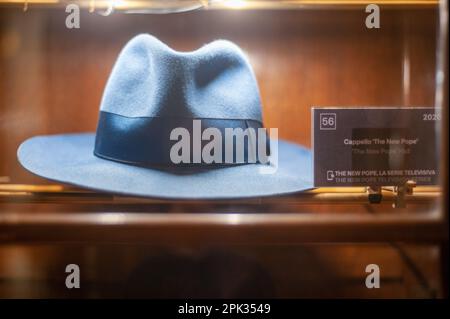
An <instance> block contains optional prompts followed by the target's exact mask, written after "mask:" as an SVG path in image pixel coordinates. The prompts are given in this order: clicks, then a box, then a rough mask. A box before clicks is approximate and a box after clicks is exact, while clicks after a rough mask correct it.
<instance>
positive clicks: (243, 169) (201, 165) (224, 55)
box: [18, 34, 313, 199]
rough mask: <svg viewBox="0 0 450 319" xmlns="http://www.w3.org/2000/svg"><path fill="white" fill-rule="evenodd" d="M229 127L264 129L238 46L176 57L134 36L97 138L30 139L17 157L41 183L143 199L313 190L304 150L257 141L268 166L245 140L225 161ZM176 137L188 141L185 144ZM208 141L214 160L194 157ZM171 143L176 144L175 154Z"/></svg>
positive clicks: (109, 89)
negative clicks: (46, 181) (267, 154)
mask: <svg viewBox="0 0 450 319" xmlns="http://www.w3.org/2000/svg"><path fill="white" fill-rule="evenodd" d="M198 123H200V124H198ZM199 125H200V131H199V132H200V138H199V140H198V141H196V140H195V139H196V136H197V137H198V132H196V129H199ZM207 128H212V129H214V130H215V131H209V133H210V134H209V135H208V136H209V138H210V140H209V139H205V140H203V137H204V135H202V132H203V134H204V133H205V132H206V130H203V129H207ZM177 129H178V131H176V130H177ZM229 129H232V130H234V129H241V130H242V131H245V130H248V129H253V130H254V132H256V131H258V132H259V130H260V129H263V121H262V114H261V101H260V97H259V90H258V85H257V82H256V79H255V76H254V74H253V71H252V68H251V66H250V64H249V62H248V60H247V58H246V57H245V55H244V54H243V52H242V51H241V50H240V49H239V47H237V46H236V45H235V44H233V43H231V42H229V41H223V40H219V41H214V42H212V43H210V44H207V45H205V46H203V47H201V48H200V49H198V50H196V51H192V52H177V51H175V50H173V49H171V48H169V47H168V46H166V45H165V44H163V43H162V42H160V41H159V40H158V39H156V38H155V37H153V36H150V35H148V34H141V35H138V36H136V37H134V38H133V39H132V40H130V41H129V42H128V44H127V45H126V46H125V47H124V48H123V50H122V52H121V53H120V55H119V57H118V59H117V61H116V64H115V66H114V68H113V70H112V72H111V75H110V77H109V79H108V82H107V85H106V87H105V90H104V94H103V98H102V101H101V106H100V114H99V122H98V126H97V131H96V133H80V134H60V135H48V136H36V137H32V138H30V139H28V140H26V141H25V142H23V143H22V144H21V145H20V147H19V149H18V159H19V162H20V163H21V164H22V165H23V167H25V168H26V169H27V170H29V171H30V172H32V173H34V174H36V175H39V176H42V177H45V178H47V179H51V180H54V181H58V182H62V183H67V184H71V185H75V186H79V187H84V188H88V189H92V190H97V191H103V192H110V193H116V194H122V195H132V196H142V197H153V198H167V199H226V198H246V197H259V196H272V195H281V194H287V193H295V192H299V191H303V190H306V189H310V188H312V186H313V184H312V156H311V152H310V150H308V149H306V148H304V147H302V146H300V145H296V144H294V143H289V142H286V141H282V140H277V142H274V139H272V140H271V141H270V142H268V140H269V139H268V138H267V137H268V136H267V135H266V134H261V135H256V136H257V140H258V141H260V140H263V142H264V141H266V144H258V145H259V146H258V147H260V145H266V148H267V149H270V157H268V159H269V160H268V161H267V160H262V159H261V158H260V156H259V154H260V153H259V152H258V153H257V154H258V156H256V157H255V154H256V153H255V151H251V150H250V148H249V145H251V144H252V143H250V142H249V140H251V138H250V137H251V136H253V135H251V134H250V135H247V136H245V137H244V141H246V142H245V143H244V144H243V145H244V146H245V147H244V151H243V153H242V154H243V155H242V156H243V157H239V156H238V155H236V154H232V156H231V158H226V156H227V155H226V154H225V153H226V150H229V148H227V147H228V146H227V145H225V144H226V143H228V144H229V142H230V141H231V143H232V147H231V149H232V150H234V148H235V147H236V148H237V145H238V143H237V142H236V140H237V138H236V137H233V136H232V138H231V140H227V139H226V138H225V137H226V136H227V133H226V132H227V130H229ZM174 130H175V131H174ZM174 132H178V133H177V134H175V135H174V134H173V133H174ZM182 133H187V134H188V137H187V139H186V140H184V138H183V134H182ZM213 133H214V134H216V133H219V137H217V136H216V135H214V134H213ZM220 133H223V135H222V134H220ZM196 134H197V135H196ZM224 136H225V137H224ZM263 136H264V138H265V139H263V138H262V137H263ZM174 137H176V138H174ZM214 137H217V140H216V142H217V141H220V142H223V143H224V147H223V149H222V148H221V151H220V152H218V150H217V149H214V148H213V149H214V152H213V153H216V151H217V153H218V154H214V155H218V156H216V157H214V158H213V159H212V160H211V159H209V160H206V159H204V158H203V157H201V156H200V160H198V157H199V155H201V154H204V151H205V149H204V148H205V147H207V144H208V143H209V142H210V141H211V140H212V139H214ZM177 138H179V139H177ZM186 141H187V142H188V143H187V144H186V143H184V144H180V143H181V142H186ZM252 141H253V143H254V144H255V141H256V140H252ZM219 144H220V143H219ZM219 144H214V145H216V146H217V145H219ZM176 145H178V146H180V145H182V146H183V147H178V148H177V149H176V151H175V152H174V151H173V150H174V147H175V146H176ZM186 145H187V147H188V148H189V149H187V152H184V151H185V149H184V147H185V146H186ZM196 146H197V148H196ZM255 149H257V148H255ZM202 150H203V151H202ZM209 150H210V151H211V148H210V149H209ZM183 153H184V155H183ZM180 154H181V155H180ZM186 154H187V156H186ZM207 154H210V153H208V152H207ZM263 154H264V153H263ZM274 154H275V155H274ZM173 155H175V158H176V160H174V156H173ZM210 155H211V154H210ZM251 155H252V156H251ZM180 156H181V158H182V160H179V158H180ZM238 157H239V158H238ZM274 158H275V160H274ZM186 159H187V160H186ZM268 168H269V169H268Z"/></svg>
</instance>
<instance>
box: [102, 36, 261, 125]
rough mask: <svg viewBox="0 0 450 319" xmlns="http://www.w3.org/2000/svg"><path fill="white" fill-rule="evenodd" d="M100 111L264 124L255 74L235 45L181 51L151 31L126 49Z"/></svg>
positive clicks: (223, 43) (217, 44) (221, 43)
mask: <svg viewBox="0 0 450 319" xmlns="http://www.w3.org/2000/svg"><path fill="white" fill-rule="evenodd" d="M100 110H101V111H105V112H110V113H114V114H118V115H122V116H126V117H186V118H212V119H215V118H217V119H250V120H255V121H259V122H262V116H261V102H260V97H259V90H258V85H257V82H256V79H255V76H254V74H253V71H252V68H251V66H250V64H249V63H248V61H247V59H246V57H245V55H244V54H243V52H242V51H241V50H240V49H239V48H238V47H237V46H236V45H235V44H233V43H231V42H229V41H224V40H217V41H214V42H211V43H210V44H207V45H205V46H203V47H201V48H200V49H198V50H195V51H192V52H178V51H175V50H173V49H171V48H169V47H168V46H166V45H165V44H163V43H162V42H160V41H159V40H158V39H156V38H155V37H153V36H150V35H148V34H141V35H138V36H136V37H134V38H133V39H131V40H130V41H129V42H128V43H127V45H126V46H125V47H124V48H123V50H122V52H121V53H120V55H119V57H118V59H117V61H116V64H115V66H114V68H113V70H112V72H111V75H110V77H109V79H108V82H107V85H106V88H105V91H104V94H103V98H102V102H101V106H100Z"/></svg>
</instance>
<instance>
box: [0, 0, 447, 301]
mask: <svg viewBox="0 0 450 319" xmlns="http://www.w3.org/2000/svg"><path fill="white" fill-rule="evenodd" d="M447 32H448V14H447V1H437V0H436V1H435V0H421V1H415V0H410V1H396V0H392V1H391V0H384V1H362V0H342V1H339V0H336V1H322V0H317V1H304V0H298V1H271V0H265V1H257V0H255V1H253V0H246V1H244V0H242V1H235V0H229V1H227V0H223V1H220V0H217V1H213V0H211V1H200V0H199V1H194V0H192V1H191V0H189V1H181V0H178V1H152V0H147V1H144V0H136V1H128V0H110V1H109V0H105V1H95V0H80V1H75V0H74V1H68V0H67V1H60V0H29V1H22V0H20V1H19V0H17V1H16V0H0V74H1V76H0V244H1V246H0V297H69V298H70V297H94V298H98V297H124V296H139V297H142V296H143V297H181V298H187V297H250V298H258V297H278V298H298V297H310V298H311V297H312V298H315V297H317V298H330V297H331V298H334V297H338V298H342V297H358V298H359V297H363V298H378V297H382V298H405V297H414V298H417V297H424V298H442V297H445V296H447V297H448V213H447V211H448V202H447V201H448V164H447V163H448V145H447V143H448V136H447V132H448V91H447V85H448V72H447V70H448V69H447V47H448V33H447ZM139 34H141V36H139V37H138V38H135V36H137V35H139ZM142 34H149V35H150V36H142ZM131 39H133V40H131ZM136 39H137V40H136ZM222 39H223V40H227V41H224V42H221V41H219V42H213V41H214V40H222ZM130 40H131V42H129V41H130ZM133 41H134V42H133ZM139 41H141V42H139ZM228 41H230V42H228ZM127 43H128V44H127ZM217 52H218V53H217ZM130 74H131V75H130ZM249 75H250V76H249ZM130 77H131V78H130ZM180 92H181V93H180ZM205 101H206V102H205ZM230 101H231V102H230ZM255 105H256V106H255ZM253 107H256V111H255V110H253V109H252V108H253ZM139 108H140V109H139ZM147 108H151V111H148V112H150V113H148V114H147V113H146V112H147ZM246 108H248V109H246ZM258 108H260V109H258ZM142 109H144V110H146V111H142V112H144V113H142V112H141V110H142ZM163 109H165V110H166V111H165V110H163ZM99 110H100V111H99ZM136 110H137V111H136ZM161 110H162V111H161ZM323 110H326V111H325V112H324V113H323V114H335V113H336V114H338V115H337V116H340V115H339V114H340V113H339V112H348V113H346V114H348V118H346V120H344V118H341V117H339V118H337V120H336V118H334V117H332V118H331V119H332V121H333V122H330V117H328V118H323V117H320V119H319V118H318V119H317V120H318V121H321V122H320V123H321V125H320V127H319V125H318V124H317V123H319V122H315V120H316V119H315V115H314V112H318V111H323ZM332 110H334V111H332ZM367 110H373V111H374V113H373V114H376V115H374V116H375V118H376V119H377V120H373V118H371V117H369V115H367V114H369V113H364V112H366V111H367ZM127 112H129V113H127ZM183 112H185V113H183ZM215 112H216V113H215ZM227 112H228V113H227ZM399 112H400V113H399ZM401 112H405V113H401ZM414 112H416V113H417V112H422V113H420V116H419V118H414V117H413V116H412V115H411V114H416V113H414ZM141 113H142V114H141ZM143 114H144V115H143ZM149 114H150V116H149ZM167 114H169V116H168V118H170V121H173V118H176V119H178V120H179V121H181V122H183V121H184V120H185V119H186V117H188V118H189V120H191V119H193V120H195V119H200V118H201V119H202V120H203V121H205V120H211V119H212V120H213V121H212V122H213V123H216V122H217V123H219V122H220V123H223V122H224V121H233V123H232V124H230V125H231V126H232V127H236V126H237V127H239V125H240V124H239V123H237V122H236V121H238V120H242V121H244V122H245V123H244V122H242V123H244V124H243V125H245V127H246V128H248V127H249V126H251V125H253V124H249V122H252V121H253V120H254V119H255V118H258V117H259V116H260V115H261V116H262V119H263V121H257V120H256V121H255V122H258V123H263V125H264V127H266V128H270V132H269V133H270V134H269V133H267V136H269V135H270V143H269V144H270V156H272V158H273V156H274V154H275V155H276V156H278V157H279V161H277V162H276V163H277V166H276V168H277V172H276V173H274V174H272V175H271V173H267V174H265V172H262V171H255V172H254V173H248V172H247V171H245V169H246V167H247V166H249V165H250V166H252V165H253V166H254V165H255V164H248V163H244V165H234V164H236V163H235V162H233V163H232V166H234V167H233V170H234V171H235V173H233V174H228V173H227V172H228V171H229V167H225V168H214V172H213V173H211V172H209V171H208V172H207V173H205V172H204V171H203V170H204V169H206V170H208V169H209V167H206V168H205V167H203V166H202V167H200V168H199V167H193V168H192V167H188V168H187V171H185V169H186V168H183V171H180V170H177V171H176V173H173V172H172V168H171V169H170V172H171V173H170V174H172V175H176V177H173V176H172V175H170V176H168V175H164V174H169V173H166V168H165V167H163V168H161V167H160V166H159V164H160V163H159V162H158V165H157V167H153V166H151V165H150V166H151V167H149V166H147V165H146V163H147V162H146V161H147V160H148V158H150V160H153V156H154V154H156V153H158V152H159V151H156V149H158V150H159V148H158V147H159V146H158V147H155V146H154V144H152V143H157V144H158V145H159V142H160V141H161V139H162V137H160V136H159V135H158V134H160V133H161V131H160V130H159V129H158V130H156V129H155V130H153V128H154V127H159V126H158V125H160V126H161V127H166V126H167V125H169V124H167V122H165V121H164V118H165V117H166V116H167ZM186 114H188V115H189V116H188V115H186ZM211 114H212V115H211ZM236 114H237V115H236ZM242 114H250V115H249V116H243V117H242V118H241V115H242ZM255 114H256V115H255ZM321 114H322V113H321ZM370 114H372V113H370ZM417 114H419V113H417ZM410 115H411V116H410ZM190 116H192V118H190ZM335 116H336V115H335ZM112 117H114V118H112ZM144 118H145V119H149V118H151V119H152V121H153V122H152V124H148V123H149V122H145V123H144V124H142V123H141V122H139V123H137V122H136V121H141V120H143V119H144ZM178 120H177V121H178ZM334 120H336V121H339V122H337V127H334V126H333V125H334V124H336V123H335V122H334ZM145 121H147V120H145ZM214 121H215V122H214ZM322 121H323V122H322ZM119 122H120V123H119ZM181 122H177V124H176V125H181V124H179V123H181ZM117 123H119V124H117ZM155 123H156V124H155ZM158 123H159V124H158ZM161 123H162V124H161ZM227 123H231V122H227ZM364 123H370V124H367V125H368V126H367V127H366V126H364V125H365V124H364ZM322 124H323V125H325V126H326V125H332V127H333V129H334V130H336V132H337V133H334V131H333V130H322ZM111 125H112V126H111ZM170 125H172V122H170ZM170 125H169V126H170ZM174 125H175V124H174ZM188 125H190V124H188ZM193 125H195V123H194V124H193ZM211 125H212V124H211ZM214 125H215V124H214ZM217 125H219V124H217ZM220 125H222V124H220ZM220 125H219V126H220ZM224 125H226V124H224ZM255 125H256V124H255ZM258 125H259V124H258ZM131 127H133V128H136V127H138V128H142V127H144V129H143V130H144V131H145V132H150V133H142V131H139V132H141V133H135V131H133V132H134V133H132V134H134V135H132V136H131V135H128V133H129V131H128V129H127V128H131ZM368 127H369V128H370V129H371V131H370V132H371V133H370V134H375V135H374V136H372V138H378V137H379V135H378V134H381V133H379V131H373V129H378V130H383V133H382V136H383V139H386V140H387V139H396V138H398V139H400V140H402V139H405V140H414V139H417V141H416V142H417V143H421V145H422V146H423V148H420V147H419V148H417V149H415V148H414V146H413V147H412V148H409V145H408V146H405V147H403V148H401V151H404V152H406V153H405V154H406V155H404V156H403V157H401V158H400V160H399V159H398V157H395V156H393V155H392V154H387V155H385V156H384V157H381V155H380V157H375V158H374V157H371V160H369V161H367V159H366V157H365V156H368V155H367V154H366V153H365V155H361V156H362V157H357V156H355V152H359V151H360V150H361V145H359V144H358V145H357V146H354V145H353V146H352V145H350V147H347V146H345V145H342V148H334V147H335V146H336V145H337V144H338V143H340V141H341V140H340V139H339V140H338V139H336V140H335V136H337V135H336V134H338V133H339V132H341V131H339V130H343V129H344V128H347V129H348V130H350V129H352V131H351V132H352V134H353V135H349V137H348V140H351V141H363V140H364V139H365V138H366V137H367V136H366V135H365V134H368V133H367V129H368ZM220 128H222V126H220ZM220 128H219V131H220ZM325 128H326V127H325ZM362 128H364V130H362V131H361V129H362ZM274 129H276V130H274ZM130 130H131V129H130ZM225 130H226V128H225ZM358 130H359V131H358ZM405 130H407V133H404V132H406V131H405ZM124 131H126V132H125V133H124ZM162 131H164V132H165V129H162ZM272 131H277V135H272ZM394 131H395V134H397V135H395V134H394V133H392V132H394ZM95 132H97V133H96V135H95V136H96V137H97V140H96V142H95V143H96V144H95V149H94V144H93V142H92V141H93V138H94V134H95ZM101 132H102V134H103V135H104V136H106V137H107V138H105V140H101V138H100V133H101ZM324 132H327V133H326V134H333V135H323V134H325V133H324ZM329 132H333V133H329ZM361 132H362V133H361ZM374 132H375V133H374ZM386 132H387V133H386ZM85 133H89V134H91V135H92V139H90V140H89V141H86V143H87V144H86V145H89V147H88V146H86V145H84V144H83V145H84V146H83V145H81V144H82V143H83V141H80V139H84V138H85V137H86V136H87V135H83V134H85ZM122 134H126V138H124V139H123V140H122V137H123V136H122ZM343 134H344V133H343ZM345 134H346V133H345ZM358 134H359V135H358ZM361 134H362V135H361ZM383 134H385V135H383ZM386 134H387V135H386ZM402 134H404V135H402ZM91 135H89V136H91ZM48 136H53V137H54V136H65V137H67V139H66V140H65V141H64V143H65V144H64V143H62V142H61V141H60V140H56V138H49V139H46V138H47V137H48ZM80 136H81V137H80ZM83 136H84V137H83ZM130 136H131V137H130ZM155 136H156V137H155ZM65 137H64V138H65ZM74 137H76V138H74ZM78 137H80V138H78ZM128 138H131V139H133V141H131V142H130V140H129V139H128ZM259 138H260V137H259V136H258V139H259ZM277 138H279V142H277ZM51 139H52V140H51ZM135 139H136V140H138V142H136V143H137V144H139V147H137V148H133V147H132V146H131V145H132V144H133V143H134V141H135ZM247 139H248V140H250V137H249V136H247ZM30 141H31V142H30ZM52 141H53V142H54V143H53V142H52ZM149 141H150V142H149ZM318 141H320V143H322V144H320V145H319V144H318V143H319V142H318ZM335 141H336V142H335ZM258 142H259V140H258ZM61 143H62V144H61ZM78 143H80V144H78ZM110 143H111V144H110ZM194 143H195V141H193V144H194ZM361 143H362V142H361ZM400 143H402V142H400ZM411 143H415V142H414V141H413V142H411ZM106 144H108V145H106ZM250 144H251V143H250ZM250 144H247V145H250ZM344 144H345V142H344ZM111 145H112V146H111ZM133 145H134V144H133ZM201 145H202V146H203V144H201ZM66 146H67V147H68V148H67V149H66V148H65V147H66ZM322 146H323V147H322ZM372 146H373V145H372ZM422 146H421V147H422ZM83 147H88V148H87V150H86V151H85V152H86V154H87V155H86V156H91V157H92V158H95V161H94V160H92V161H88V160H87V159H86V160H85V159H83V160H78V161H77V160H75V159H76V158H78V157H79V156H81V155H80V154H81V153H82V152H84V151H83V149H84V148H83ZM148 147H150V149H151V150H152V151H151V152H150V153H149V154H147V153H146V152H144V151H142V149H147V148H148ZM193 147H194V146H193ZM290 147H292V149H291V148H290ZM373 147H375V146H373ZM160 148H161V149H163V148H164V147H160ZM288 148H289V149H288ZM319 148H321V153H320V154H319ZM112 149H114V150H115V149H120V156H122V155H123V156H124V157H123V158H122V157H121V158H119V159H118V160H117V159H113V160H112V161H110V160H109V159H111V157H114V156H115V155H114V154H115V153H114V150H112ZM368 149H369V148H368V147H367V148H366V145H364V151H365V152H369V151H370V150H372V149H370V150H369V151H367V150H368ZM389 149H390V150H394V151H392V152H397V151H398V148H395V147H394V146H393V147H391V148H389ZM111 150H112V151H111ZM380 150H381V152H383V150H384V148H378V147H375V150H374V152H375V151H376V152H379V151H380ZM111 152H112V153H111ZM200 152H201V150H200ZM224 152H225V149H224ZM246 152H250V151H248V150H247V149H246ZM302 152H303V153H302ZM347 153H348V154H347ZM111 154H112V155H111ZM202 154H203V153H202ZM246 154H247V156H249V157H250V155H248V154H250V153H246ZM302 154H303V155H302ZM352 154H353V155H352ZM358 154H359V153H358ZM402 154H403V153H402ZM97 155H98V156H97ZM359 155H360V154H359ZM120 156H119V157H120ZM192 156H193V157H195V150H194V151H192ZM224 156H225V155H224ZM284 156H286V158H287V159H286V161H289V163H288V164H286V163H287V162H284V160H285V157H284ZM297 156H298V157H297ZM141 157H145V159H144V160H143V162H141V161H140V160H141ZM188 157H189V156H188ZM278 157H277V159H278ZM62 158H65V160H64V161H63V160H62ZM136 158H139V160H136ZM220 158H221V156H220ZM236 158H237V157H236ZM297 158H298V159H297ZM158 160H159V158H158ZM202 160H203V159H202ZM259 160H260V159H259V158H258V161H259ZM100 161H103V162H108V163H107V166H105V167H103V168H100V167H99V166H98V165H100V164H99V163H100ZM233 161H234V157H233ZM236 161H237V160H236ZM352 161H353V162H352ZM408 161H409V162H408ZM124 162H125V163H124ZM394 162H395V163H394ZM407 162H408V163H407ZM416 162H417V163H426V167H422V166H420V165H419V164H417V165H416V166H414V165H415V164H414V165H413V164H411V163H416ZM143 163H144V164H145V165H144V164H143ZM325 163H327V165H328V166H326V165H325ZM393 163H394V164H393ZM172 164H173V163H170V166H171V167H172ZM201 164H205V163H204V162H202V163H201ZM237 164H242V163H237ZM410 164H411V165H410ZM52 165H53V166H52ZM105 165H106V164H105ZM258 165H259V164H258ZM330 165H331V166H330ZM333 165H336V167H340V168H339V169H338V168H336V169H335V168H334V166H333ZM407 165H410V166H407ZM88 166H89V169H88V168H87V167H88ZM194 166H195V165H194ZM206 166H208V165H206ZM225 166H226V165H225ZM347 166H348V167H350V168H348V170H351V169H356V168H357V167H358V169H359V170H360V171H362V172H366V171H370V170H372V171H375V170H376V171H378V172H380V171H382V170H384V171H385V172H387V173H386V174H389V172H390V171H391V170H393V169H394V167H395V169H396V170H403V172H405V171H406V170H409V171H413V173H411V176H410V175H408V174H406V173H404V174H405V176H403V175H402V178H399V179H398V180H397V182H395V183H394V182H390V180H389V181H387V182H385V184H384V183H383V182H380V180H374V179H370V180H368V179H367V180H366V179H361V180H358V182H354V183H353V182H349V183H348V184H345V183H340V184H339V183H338V179H337V176H336V174H340V173H338V171H339V172H340V171H347V172H348V170H347ZM419 166H420V167H419ZM112 167H114V169H113V168H112ZM191 168H192V169H193V170H195V173H192V171H191V170H189V169H191ZM197 169H199V171H197ZM149 170H151V171H152V172H154V173H152V174H153V175H146V174H147V173H142V172H144V171H145V172H147V171H149ZM425 170H426V171H425ZM430 171H433V173H432V174H431V175H430V173H429V172H430ZM99 172H101V173H99ZM137 172H138V173H137ZM217 172H218V173H217ZM97 173H98V174H99V175H96V174H97ZM222 173H223V174H222ZM320 174H325V175H323V176H325V177H324V180H321V181H319V179H318V176H319V175H320ZM327 174H328V175H327ZM347 174H349V173H347ZM363 174H364V173H363ZM75 175H77V176H75ZM406 175H408V176H406ZM155 176H158V177H155ZM261 176H263V177H261ZM339 176H340V175H338V177H339ZM342 176H343V175H342ZM345 176H346V178H347V179H346V180H350V179H349V177H348V175H345ZM421 176H422V177H423V176H425V177H427V178H428V177H429V176H431V177H430V178H429V179H421V178H420V177H421ZM187 177H190V178H191V179H188V178H187ZM425 177H424V178H425ZM384 180H385V181H386V179H384ZM352 181H355V180H354V179H352ZM69 264H76V265H77V266H79V267H80V269H81V270H82V272H83V274H84V275H83V277H82V282H83V283H84V284H82V288H80V289H67V287H66V285H65V279H66V276H67V273H66V272H65V269H66V266H67V265H69ZM369 265H377V266H379V268H380V269H381V281H382V286H381V287H380V288H378V289H370V288H368V287H367V286H366V284H365V282H366V281H365V280H366V277H367V274H368V273H369V271H368V270H367V268H366V267H368V266H369ZM148 268H152V269H155V271H154V272H149V271H146V270H145V269H148ZM175 274H176V275H175ZM205 274H206V275H205ZM236 274H240V275H242V277H243V279H241V281H240V282H239V283H236V285H237V286H239V287H240V288H236V287H235V286H236V285H235V286H233V285H234V284H235V282H234V281H232V280H231V281H230V277H232V278H234V279H233V280H238V279H236V277H238V276H236ZM172 275H173V276H175V277H176V278H177V281H178V282H179V283H181V285H182V286H183V287H187V288H185V289H181V288H180V287H179V285H173V284H171V283H170V280H168V279H166V277H168V276H172ZM202 276H203V277H202ZM204 276H207V277H208V276H209V277H208V278H209V279H204V278H206V277H204ZM192 278H194V279H192ZM202 278H203V279H202ZM324 286H327V287H330V286H331V287H333V289H323V287H324ZM161 287H164V288H161ZM193 287H195V288H193ZM255 287H256V288H255Z"/></svg>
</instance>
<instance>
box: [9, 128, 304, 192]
mask: <svg viewBox="0 0 450 319" xmlns="http://www.w3.org/2000/svg"><path fill="white" fill-rule="evenodd" d="M94 142H95V134H91V133H88V134H64V135H50V136H37V137H33V138H30V139H28V140H26V141H25V142H23V143H22V144H21V145H20V147H19V149H18V151H17V155H18V159H19V162H20V163H21V164H22V166H23V167H25V168H26V169H27V170H29V171H30V172H32V173H34V174H36V175H39V176H42V177H45V178H47V179H51V180H54V181H57V182H62V183H67V184H71V185H75V186H79V187H84V188H89V189H92V190H97V191H102V192H110V193H116V194H121V195H132V196H140V197H152V198H164V199H238V198H247V197H260V196H273V195H282V194H288V193H295V192H299V191H303V190H307V189H311V188H312V187H313V183H312V155H311V151H310V150H308V149H306V148H303V147H301V146H299V145H296V144H292V143H288V142H285V141H282V140H279V141H278V167H277V169H276V170H274V171H273V172H270V173H267V172H266V171H264V165H261V164H248V165H233V166H227V167H220V168H214V169H187V170H184V169H180V168H178V167H174V168H172V169H154V168H146V167H138V166H133V165H128V164H122V163H118V162H114V161H109V160H105V159H101V158H99V157H97V156H95V155H94V154H93V149H94ZM266 169H267V167H266Z"/></svg>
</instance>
